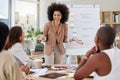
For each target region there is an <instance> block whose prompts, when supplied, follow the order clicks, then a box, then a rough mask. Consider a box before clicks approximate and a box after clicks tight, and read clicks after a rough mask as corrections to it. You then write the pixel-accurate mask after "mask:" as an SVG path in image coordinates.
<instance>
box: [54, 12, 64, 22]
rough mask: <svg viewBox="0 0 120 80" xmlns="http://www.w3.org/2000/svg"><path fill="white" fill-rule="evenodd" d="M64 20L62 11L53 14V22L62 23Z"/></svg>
mask: <svg viewBox="0 0 120 80" xmlns="http://www.w3.org/2000/svg"><path fill="white" fill-rule="evenodd" d="M61 18H62V14H61V12H60V11H54V13H53V20H54V21H60V20H61Z"/></svg>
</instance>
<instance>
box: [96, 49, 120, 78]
mask: <svg viewBox="0 0 120 80" xmlns="http://www.w3.org/2000/svg"><path fill="white" fill-rule="evenodd" d="M103 52H105V53H106V54H107V55H108V56H109V58H110V60H111V63H112V70H111V72H110V73H109V74H108V75H106V76H99V75H97V74H96V73H95V75H94V80H120V49H118V48H113V49H108V50H104V51H103Z"/></svg>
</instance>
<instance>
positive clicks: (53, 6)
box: [47, 3, 69, 23]
mask: <svg viewBox="0 0 120 80" xmlns="http://www.w3.org/2000/svg"><path fill="white" fill-rule="evenodd" d="M54 11H60V12H61V14H62V19H61V23H65V22H66V21H67V20H68V15H69V9H68V7H67V6H66V5H65V4H60V3H58V4H57V3H52V4H51V5H50V6H48V10H47V14H48V19H49V20H50V21H52V20H53V13H54Z"/></svg>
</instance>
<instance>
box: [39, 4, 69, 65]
mask: <svg viewBox="0 0 120 80" xmlns="http://www.w3.org/2000/svg"><path fill="white" fill-rule="evenodd" d="M47 14H48V19H49V22H47V23H46V24H45V26H44V32H43V35H39V36H38V39H39V40H42V41H45V46H44V56H45V63H46V64H62V63H63V57H64V53H65V48H64V45H63V43H66V42H67V39H68V26H67V24H66V23H65V22H66V21H67V20H68V15H69V9H68V8H67V6H66V5H65V4H60V3H58V4H57V3H52V4H51V5H50V6H48V11H47Z"/></svg>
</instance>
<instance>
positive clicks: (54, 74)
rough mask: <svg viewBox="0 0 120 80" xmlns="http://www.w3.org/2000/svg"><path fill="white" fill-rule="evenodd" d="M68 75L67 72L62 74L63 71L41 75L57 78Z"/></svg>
mask: <svg viewBox="0 0 120 80" xmlns="http://www.w3.org/2000/svg"><path fill="white" fill-rule="evenodd" d="M66 75H67V74H62V73H48V74H45V75H40V77H45V78H51V79H55V78H58V77H62V76H66Z"/></svg>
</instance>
